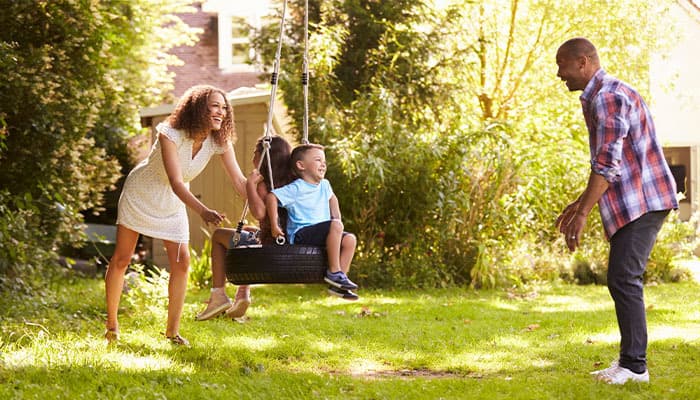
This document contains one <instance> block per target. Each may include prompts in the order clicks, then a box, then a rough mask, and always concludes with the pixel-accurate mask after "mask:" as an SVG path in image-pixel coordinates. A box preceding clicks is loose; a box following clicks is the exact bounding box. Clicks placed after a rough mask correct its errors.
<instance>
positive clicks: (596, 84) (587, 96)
mask: <svg viewBox="0 0 700 400" xmlns="http://www.w3.org/2000/svg"><path fill="white" fill-rule="evenodd" d="M605 75H607V74H606V72H605V70H603V68H598V71H596V73H595V74H593V77H592V78H591V80H590V81H588V84H587V85H586V88H585V89H583V93H581V97H579V98H580V99H581V101H585V102H588V101H590V100H591V98H593V95H595V94H596V93H597V92H598V89H599V88H600V86H601V84H602V82H603V78H604V77H605Z"/></svg>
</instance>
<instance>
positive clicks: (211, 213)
mask: <svg viewBox="0 0 700 400" xmlns="http://www.w3.org/2000/svg"><path fill="white" fill-rule="evenodd" d="M199 216H200V217H202V219H203V220H204V222H206V223H207V224H214V226H219V225H220V224H221V223H222V222H224V219H225V218H226V215H224V214H219V213H218V212H217V211H216V210H212V209H211V208H205V209H204V210H203V211H202V213H201V214H199Z"/></svg>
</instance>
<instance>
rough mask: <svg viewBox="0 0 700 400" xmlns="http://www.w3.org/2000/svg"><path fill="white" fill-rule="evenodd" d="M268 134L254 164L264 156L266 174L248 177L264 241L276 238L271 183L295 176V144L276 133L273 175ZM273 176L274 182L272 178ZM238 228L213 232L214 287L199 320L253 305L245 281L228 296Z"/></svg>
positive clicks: (233, 314)
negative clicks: (266, 149)
mask: <svg viewBox="0 0 700 400" xmlns="http://www.w3.org/2000/svg"><path fill="white" fill-rule="evenodd" d="M264 140H265V138H264V137H262V138H260V139H258V142H257V143H256V145H255V153H253V165H255V166H258V165H260V159H261V157H265V158H263V160H262V168H261V169H262V171H263V172H262V174H261V173H259V172H258V170H255V169H254V170H253V172H251V174H250V176H249V177H248V182H247V185H246V189H247V192H248V206H249V207H250V212H251V214H253V216H254V217H255V219H257V220H258V221H260V232H259V233H260V238H259V239H260V241H261V242H262V243H264V244H271V243H272V242H273V239H272V235H271V234H270V222H269V220H268V218H266V216H267V212H266V209H265V196H267V194H268V193H269V192H270V190H272V185H271V183H274V184H275V187H280V186H284V185H286V184H287V183H289V182H290V181H291V180H292V175H291V169H290V168H289V155H290V154H291V151H292V147H291V146H290V144H289V143H288V142H287V141H286V140H284V138H282V137H280V136H272V137H271V139H270V164H271V169H272V175H270V168H269V167H270V166H268V163H267V158H266V156H263V142H264ZM270 176H272V182H270ZM235 232H236V231H235V229H231V228H218V229H216V230H215V231H214V234H213V235H212V239H211V241H212V248H211V272H212V286H213V287H212V289H211V295H210V297H209V300H208V303H209V304H208V305H207V308H206V309H205V310H204V311H202V312H200V313H199V314H197V316H196V318H195V319H196V320H197V321H205V320H208V319H212V318H214V317H216V316H218V315H220V314H221V313H224V312H225V313H226V316H227V317H230V318H239V317H242V316H243V315H245V312H246V310H248V306H249V305H250V302H251V300H250V287H249V286H248V285H241V286H239V287H238V289H237V290H236V296H235V300H234V302H231V299H229V298H228V296H227V295H226V291H225V285H226V266H225V265H224V261H225V258H226V250H227V249H228V248H229V247H232V246H233V235H234V233H235ZM252 240H254V238H253V234H251V233H250V232H247V231H243V232H241V239H240V241H241V243H250V242H251V241H252Z"/></svg>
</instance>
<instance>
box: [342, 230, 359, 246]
mask: <svg viewBox="0 0 700 400" xmlns="http://www.w3.org/2000/svg"><path fill="white" fill-rule="evenodd" d="M341 244H342V245H345V246H352V247H355V246H356V245H357V236H355V235H354V234H352V233H346V234H345V235H343V240H342V242H341Z"/></svg>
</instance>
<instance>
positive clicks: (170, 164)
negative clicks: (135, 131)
mask: <svg viewBox="0 0 700 400" xmlns="http://www.w3.org/2000/svg"><path fill="white" fill-rule="evenodd" d="M158 140H159V141H160V151H161V155H162V156H163V166H164V167H165V173H166V174H167V175H168V181H169V182H170V187H171V188H172V189H173V192H175V195H176V196H177V197H179V198H180V200H182V202H183V203H185V205H187V206H188V207H190V208H191V209H193V210H194V211H195V212H197V214H199V215H200V216H201V217H202V219H203V220H204V222H206V223H212V224H215V225H218V224H220V223H221V222H222V221H223V220H224V216H222V215H221V214H219V213H218V212H217V211H216V210H212V209H210V208H208V207H207V206H205V205H204V203H202V202H201V201H199V199H197V198H196V197H195V196H194V195H193V194H192V192H190V190H189V189H188V188H187V186H186V185H185V182H184V180H183V179H182V170H181V168H180V161H179V160H178V157H177V146H176V145H175V143H174V142H173V141H172V140H170V138H168V137H167V136H165V135H164V134H162V133H161V134H159V136H158Z"/></svg>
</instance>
